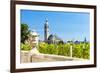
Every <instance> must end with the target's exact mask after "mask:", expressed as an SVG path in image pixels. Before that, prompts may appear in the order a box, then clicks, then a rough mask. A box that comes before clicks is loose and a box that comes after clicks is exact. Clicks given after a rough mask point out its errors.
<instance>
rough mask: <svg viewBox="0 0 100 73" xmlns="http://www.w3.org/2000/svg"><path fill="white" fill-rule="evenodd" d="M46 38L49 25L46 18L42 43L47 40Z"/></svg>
mask: <svg viewBox="0 0 100 73" xmlns="http://www.w3.org/2000/svg"><path fill="white" fill-rule="evenodd" d="M48 36H49V24H48V19H47V18H46V20H45V24H44V41H47V40H48Z"/></svg>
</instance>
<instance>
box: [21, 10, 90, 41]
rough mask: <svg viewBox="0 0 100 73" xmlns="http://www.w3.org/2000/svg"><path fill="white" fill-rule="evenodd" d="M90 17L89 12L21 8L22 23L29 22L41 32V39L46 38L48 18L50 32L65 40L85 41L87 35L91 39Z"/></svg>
mask: <svg viewBox="0 0 100 73" xmlns="http://www.w3.org/2000/svg"><path fill="white" fill-rule="evenodd" d="M89 17H90V14H89V13H77V12H51V11H34V10H21V23H26V24H28V26H29V28H30V29H31V30H35V31H36V32H37V33H39V38H40V39H41V40H43V39H44V23H45V20H46V18H47V19H48V22H49V30H50V32H49V33H50V34H56V35H57V36H58V37H60V38H61V39H63V40H64V41H68V40H80V41H83V40H84V38H85V37H86V39H87V40H88V41H89V38H90V34H89V33H90V31H89V30H90V28H89V27H90V26H89V25H90V22H89V19H90V18H89Z"/></svg>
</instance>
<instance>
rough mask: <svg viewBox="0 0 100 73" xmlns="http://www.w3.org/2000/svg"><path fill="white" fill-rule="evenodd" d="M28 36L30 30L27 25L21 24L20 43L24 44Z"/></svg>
mask: <svg viewBox="0 0 100 73" xmlns="http://www.w3.org/2000/svg"><path fill="white" fill-rule="evenodd" d="M29 35H30V30H29V27H28V25H27V24H21V43H25V40H27V39H28V37H29Z"/></svg>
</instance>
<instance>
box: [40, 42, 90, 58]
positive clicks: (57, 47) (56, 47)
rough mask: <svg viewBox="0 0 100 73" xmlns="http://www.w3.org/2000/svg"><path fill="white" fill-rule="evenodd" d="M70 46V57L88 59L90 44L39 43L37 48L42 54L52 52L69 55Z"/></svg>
mask: <svg viewBox="0 0 100 73" xmlns="http://www.w3.org/2000/svg"><path fill="white" fill-rule="evenodd" d="M71 46H72V57H76V58H83V59H89V56H90V44H89V43H79V44H69V43H66V44H47V43H43V42H42V43H39V46H38V50H39V52H40V53H44V54H54V55H62V56H70V47H71Z"/></svg>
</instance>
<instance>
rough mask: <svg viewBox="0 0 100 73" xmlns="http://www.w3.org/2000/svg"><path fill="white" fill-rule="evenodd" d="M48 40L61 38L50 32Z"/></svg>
mask: <svg viewBox="0 0 100 73" xmlns="http://www.w3.org/2000/svg"><path fill="white" fill-rule="evenodd" d="M48 40H61V39H60V38H59V37H58V36H56V35H53V34H51V35H50V36H49V37H48Z"/></svg>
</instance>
